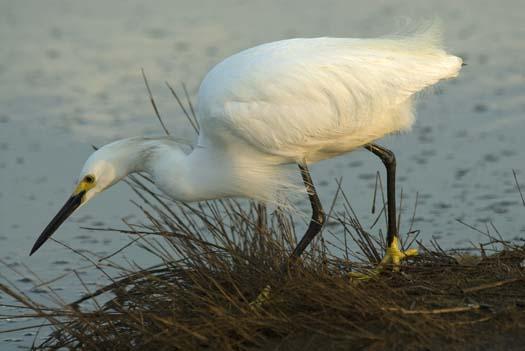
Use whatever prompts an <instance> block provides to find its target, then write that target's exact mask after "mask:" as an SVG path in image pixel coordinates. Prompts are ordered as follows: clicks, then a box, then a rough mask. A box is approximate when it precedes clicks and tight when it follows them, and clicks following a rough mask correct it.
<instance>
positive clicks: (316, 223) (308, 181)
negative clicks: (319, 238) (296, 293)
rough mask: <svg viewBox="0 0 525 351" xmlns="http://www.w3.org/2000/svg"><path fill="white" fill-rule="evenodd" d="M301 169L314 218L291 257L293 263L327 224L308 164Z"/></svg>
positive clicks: (300, 167) (301, 166) (300, 166)
mask: <svg viewBox="0 0 525 351" xmlns="http://www.w3.org/2000/svg"><path fill="white" fill-rule="evenodd" d="M299 169H300V170H301V176H302V177H303V182H304V186H305V188H306V191H307V193H308V197H309V198H310V204H311V205H312V218H311V220H310V224H309V225H308V229H307V230H306V233H304V235H303V237H302V239H301V241H299V243H298V244H297V246H296V247H295V249H294V250H293V252H292V254H291V255H290V261H291V262H293V261H295V260H296V259H297V258H299V256H301V254H302V253H303V251H304V250H305V249H306V247H307V246H308V244H310V242H311V241H312V240H313V238H314V237H315V236H316V235H317V233H319V232H320V231H321V228H322V227H323V224H324V222H325V214H324V211H323V206H322V205H321V201H319V197H318V196H317V192H316V190H315V187H314V182H313V181H312V176H311V175H310V171H309V170H308V166H307V165H306V162H305V163H304V164H303V165H299Z"/></svg>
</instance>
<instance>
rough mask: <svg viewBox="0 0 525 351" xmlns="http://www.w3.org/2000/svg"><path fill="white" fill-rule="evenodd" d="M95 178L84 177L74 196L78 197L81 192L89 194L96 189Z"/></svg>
mask: <svg viewBox="0 0 525 351" xmlns="http://www.w3.org/2000/svg"><path fill="white" fill-rule="evenodd" d="M95 184H96V182H95V178H94V177H93V176H86V177H84V178H83V179H82V180H81V181H80V182H79V183H78V185H77V187H76V189H75V191H74V192H73V195H78V194H79V193H80V192H82V191H84V192H88V190H91V189H93V188H94V187H95Z"/></svg>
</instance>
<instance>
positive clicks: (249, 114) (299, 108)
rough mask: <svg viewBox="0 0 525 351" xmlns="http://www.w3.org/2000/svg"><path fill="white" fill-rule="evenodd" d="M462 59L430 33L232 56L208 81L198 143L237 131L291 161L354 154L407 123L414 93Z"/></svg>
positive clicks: (285, 44) (309, 43) (288, 43)
mask: <svg viewBox="0 0 525 351" xmlns="http://www.w3.org/2000/svg"><path fill="white" fill-rule="evenodd" d="M461 63H462V61H461V59H460V58H458V57H455V56H451V55H448V54H447V53H446V52H445V51H443V50H442V49H441V48H440V46H439V44H438V43H437V40H436V39H435V37H434V36H433V35H432V34H429V33H423V34H416V35H413V36H410V37H402V38H380V39H342V38H315V39H292V40H283V41H278V42H273V43H268V44H264V45H260V46H257V47H254V48H251V49H248V50H245V51H242V52H240V53H238V54H236V55H233V56H231V57H229V58H227V59H226V60H224V61H223V62H221V63H220V64H218V65H217V66H215V67H214V68H213V69H212V70H211V71H210V72H209V73H208V75H207V76H206V77H205V79H204V81H203V82H202V85H201V87H200V90H199V97H198V100H199V101H198V118H199V122H200V125H201V128H202V133H201V137H200V138H199V143H200V144H201V145H204V144H206V143H219V142H223V143H224V141H225V138H228V137H231V136H233V137H235V138H239V139H241V140H243V141H245V142H247V143H249V144H251V145H252V146H254V147H255V148H257V149H260V150H263V151H264V152H267V153H271V154H276V155H281V156H285V157H288V158H291V159H302V158H303V157H309V158H314V159H315V158H317V159H321V158H324V157H323V155H324V156H328V155H333V154H337V153H341V152H345V151H350V150H351V149H353V148H355V147H358V146H361V145H363V144H364V143H366V142H370V141H372V140H375V139H377V138H380V137H382V136H383V135H385V134H388V133H392V132H395V131H399V130H403V129H406V128H409V127H410V126H411V124H412V123H413V119H414V118H413V115H412V112H411V99H410V97H411V96H412V95H413V94H415V93H416V92H418V91H420V90H422V89H423V88H425V87H427V86H429V85H432V84H434V83H436V82H438V81H439V80H441V79H446V78H451V77H455V76H457V74H458V72H459V69H460V68H461ZM228 140H229V141H227V142H231V138H230V139H228Z"/></svg>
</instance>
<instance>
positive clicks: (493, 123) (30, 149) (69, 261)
mask: <svg viewBox="0 0 525 351" xmlns="http://www.w3.org/2000/svg"><path fill="white" fill-rule="evenodd" d="M523 6H524V5H523V4H522V2H521V1H508V2H506V3H505V5H504V6H503V5H500V4H498V3H497V2H490V1H486V2H485V3H484V4H483V5H482V6H480V4H479V2H478V1H473V2H472V3H469V2H468V1H467V2H460V3H458V2H455V1H451V0H450V1H442V2H439V3H436V2H432V3H428V4H425V3H423V2H417V3H415V2H413V1H393V2H392V1H391V2H388V3H384V4H373V3H367V4H363V3H362V2H352V1H340V2H330V3H325V2H319V3H318V2H314V1H297V2H293V1H291V2H286V3H282V2H278V1H274V2H268V1H266V2H261V3H258V4H256V3H253V2H240V1H236V0H231V1H221V2H215V1H211V0H210V1H207V2H203V3H202V4H201V5H200V6H196V5H195V4H194V3H193V2H189V1H187V2H183V1H177V2H173V1H167V0H166V1H159V2H156V3H155V6H146V5H145V3H144V2H142V1H129V2H126V5H125V6H124V5H123V4H122V3H121V2H114V3H113V2H109V3H108V2H106V1H104V2H102V1H95V2H93V1H91V2H84V3H81V2H65V1H58V0H54V1H46V2H45V3H44V2H39V1H24V2H21V1H20V2H18V1H17V2H14V1H12V2H7V1H4V2H1V3H0V42H2V50H0V81H1V82H2V84H0V206H1V207H0V258H1V259H2V261H3V262H5V264H6V265H7V266H3V268H2V270H1V275H2V276H5V277H7V278H9V279H10V280H11V281H13V282H14V283H16V285H17V286H19V287H20V288H21V289H22V290H23V291H24V292H25V293H27V294H29V295H30V296H32V297H36V298H40V299H43V298H45V296H47V290H46V289H45V288H41V287H37V288H34V285H35V283H36V284H38V282H39V280H38V278H36V277H35V276H33V275H28V274H26V272H27V269H30V270H32V271H34V272H35V274H36V275H37V276H38V277H41V278H42V279H43V280H47V279H51V278H53V277H55V276H57V275H59V274H61V273H66V274H67V273H69V275H67V276H66V277H65V278H63V279H62V280H59V281H58V282H57V283H55V284H54V286H55V289H59V290H63V291H62V293H63V294H65V296H66V297H68V298H70V299H73V298H75V297H77V296H79V295H80V294H81V293H82V292H83V291H84V290H83V288H82V286H81V284H80V283H79V281H78V280H77V279H76V278H75V277H74V275H73V274H72V269H73V268H78V267H81V266H82V265H83V264H85V262H79V258H78V256H76V255H74V254H72V253H71V252H70V251H69V250H67V249H65V248H64V247H62V246H60V245H58V244H56V243H53V242H50V243H49V244H46V246H44V247H43V248H42V250H41V251H40V252H39V253H38V255H36V256H35V257H31V258H28V257H27V254H28V251H29V248H30V247H31V245H32V243H33V241H34V239H35V238H36V236H37V235H38V234H39V232H40V230H41V229H42V228H43V226H45V224H46V223H47V222H46V221H47V220H49V219H50V218H51V216H52V215H54V213H55V211H56V210H57V209H58V207H59V206H60V205H61V204H62V203H63V201H64V200H65V198H66V197H67V195H68V194H69V193H70V191H71V188H72V186H73V182H74V179H75V177H76V176H77V174H78V172H79V170H80V167H81V165H82V164H83V162H84V160H85V158H86V157H87V156H88V155H89V153H90V152H91V146H90V145H91V144H97V145H99V144H101V143H105V142H108V141H110V140H113V139H114V138H118V137H125V136H131V135H136V134H159V133H160V128H159V126H158V125H157V121H156V120H155V118H154V117H153V114H152V111H151V107H150V105H149V103H148V101H147V95H146V92H145V89H144V86H143V82H142V80H141V77H140V68H142V67H143V68H144V69H145V70H146V72H147V73H148V76H149V78H150V84H151V86H152V89H153V92H154V94H155V96H156V100H157V103H158V105H159V106H160V109H161V111H162V113H163V115H164V117H165V120H166V122H167V124H168V127H169V128H170V130H172V131H174V134H176V135H179V136H187V135H190V134H189V133H191V129H190V126H189V125H187V123H186V121H185V120H184V118H183V117H182V114H181V112H180V111H179V110H178V108H177V106H176V104H175V102H174V101H173V99H172V97H171V95H170V93H169V91H168V90H167V89H166V88H165V86H164V81H165V80H167V81H169V82H171V83H174V84H175V85H177V84H180V83H181V82H185V83H186V84H187V86H188V87H189V88H190V92H191V93H192V94H195V92H196V90H197V87H198V84H199V82H200V80H201V79H202V77H203V76H204V74H205V73H206V72H207V70H208V69H209V68H210V67H211V66H212V65H213V64H215V63H217V62H218V61H219V60H221V59H222V58H224V57H226V56H228V55H230V54H232V53H234V52H237V51H238V50H240V49H242V48H246V47H250V46H253V45H255V44H258V43H262V42H267V41H272V40H277V39H282V38H288V37H291V36H323V35H330V36H373V35H377V34H382V33H386V32H388V31H390V30H392V29H393V28H396V25H395V21H396V18H399V17H404V16H410V17H412V18H421V17H422V16H427V17H429V16H430V17H431V16H434V15H438V16H439V17H441V18H442V19H443V21H444V24H445V33H446V43H447V47H448V48H449V49H450V51H451V52H453V53H456V54H458V55H460V56H462V57H463V58H464V59H465V60H466V62H467V63H468V66H466V67H465V68H464V70H463V71H462V74H461V75H460V77H459V79H457V80H455V81H451V82H446V83H443V84H440V85H439V86H438V87H436V88H435V89H433V90H432V91H431V92H429V93H425V94H423V95H422V97H421V98H420V99H419V100H420V101H419V107H418V121H417V123H416V125H415V127H414V130H413V131H412V132H411V133H409V134H405V135H401V136H394V137H390V138H387V139H385V140H384V141H382V142H381V143H383V144H385V145H387V146H389V147H390V148H392V149H393V150H394V151H395V152H396V154H397V157H398V165H399V169H398V182H399V189H401V188H402V190H403V201H402V209H403V210H402V213H401V220H402V225H401V230H402V231H406V230H408V227H409V220H410V218H411V217H412V212H413V206H414V203H415V201H416V194H418V195H417V204H418V207H417V213H416V214H415V216H414V223H415V224H414V227H415V228H418V229H420V230H421V233H422V238H423V240H429V239H431V238H438V239H439V240H440V242H441V243H442V244H443V245H444V246H445V247H451V246H468V245H470V244H469V243H470V242H471V241H472V242H477V241H479V240H483V238H482V237H481V235H480V234H479V233H477V232H475V231H473V230H470V229H468V228H466V227H465V226H463V225H462V224H460V223H458V221H457V219H460V220H462V221H464V222H466V223H469V224H472V225H474V226H476V227H478V228H480V229H482V230H486V229H485V228H489V230H491V232H492V231H494V229H493V227H492V223H493V224H494V225H495V227H496V228H497V229H498V230H499V232H500V233H501V234H502V235H503V236H504V237H505V238H508V239H513V238H517V237H523V233H524V232H525V221H523V220H521V218H522V216H523V213H524V211H525V209H524V208H523V207H522V205H521V199H520V197H519V194H518V193H517V190H516V185H515V182H514V178H513V175H512V169H516V171H517V175H518V179H519V180H520V181H521V182H522V184H524V185H523V188H525V172H523V171H524V168H523V167H524V166H523V160H524V155H525V154H524V153H525V151H524V149H525V148H524V147H523V145H524V141H523V130H524V127H525V121H524V115H525V114H524V112H525V88H524V87H525V84H524V83H525V73H524V71H523V65H522V62H521V60H522V57H523V55H524V51H525V44H524V43H523V37H524V35H525V27H524V26H523V25H522V23H523V22H522V19H521V18H520V15H521V14H522V13H524V12H525V11H524V10H525V9H524V8H523ZM486 23H491V24H492V25H491V26H487V25H486ZM481 43H482V45H481ZM378 170H380V171H381V173H382V174H383V170H382V166H381V164H380V162H379V161H378V160H377V159H376V158H375V157H374V156H372V155H370V154H369V153H367V152H355V153H353V154H351V155H346V156H344V157H339V158H337V159H334V160H330V161H327V162H324V164H323V165H320V166H319V165H317V166H314V167H313V172H314V177H315V179H316V181H317V183H318V185H319V189H320V191H321V195H322V200H323V201H324V202H325V203H329V201H330V199H331V198H332V196H333V195H334V193H335V182H334V179H335V178H338V177H340V176H342V177H343V185H344V189H345V190H346V192H347V193H348V194H349V195H350V201H351V202H352V205H353V206H354V208H355V210H356V212H357V213H358V214H359V215H360V217H361V218H362V222H363V223H370V224H371V223H372V222H373V219H374V215H372V214H371V213H370V208H371V201H372V193H373V188H374V185H375V182H376V172H377V171H378ZM520 171H521V172H520ZM130 197H131V194H130V192H129V191H128V189H126V187H125V186H116V187H115V189H112V190H111V191H109V192H107V193H105V194H103V195H101V196H100V197H99V198H97V199H96V200H95V201H93V203H91V204H89V205H88V206H86V207H85V208H83V209H82V212H80V213H78V214H77V215H76V216H74V217H73V218H72V219H71V220H70V221H69V222H68V223H66V224H65V225H64V226H63V227H62V228H61V230H60V231H59V232H58V233H57V235H56V237H57V238H58V239H60V240H62V241H64V242H65V243H67V244H68V245H70V246H72V247H75V248H77V249H89V250H90V251H93V252H96V253H99V254H101V255H105V254H109V253H111V252H112V251H113V250H114V249H115V248H118V247H120V246H122V245H124V244H125V243H127V242H128V240H130V239H129V238H126V237H124V236H118V235H116V234H110V233H100V232H99V233H95V232H88V231H85V230H78V227H79V226H109V225H113V226H118V225H119V223H121V222H120V218H121V217H124V216H127V215H130V214H131V215H133V214H136V213H137V211H136V210H135V209H134V208H133V207H132V206H131V204H130V203H129V202H128V201H127V200H128V199H129V198H130ZM303 206H304V208H305V210H307V204H306V202H305V203H304V204H303ZM140 218H141V217H140V216H139V217H135V218H131V220H138V219H140ZM123 255H125V256H127V257H132V258H133V259H137V260H141V259H142V260H143V262H147V261H148V258H147V257H137V255H142V256H144V253H142V252H140V251H133V249H130V250H126V251H124V252H123ZM16 272H24V274H23V277H21V276H19V275H17V274H16ZM79 272H80V274H81V276H82V277H83V279H84V280H85V282H86V284H88V286H93V287H95V286H96V283H95V282H99V283H102V282H103V277H101V276H100V274H98V273H96V272H92V271H91V273H89V274H88V273H85V272H83V271H82V269H79ZM0 303H3V304H8V303H9V302H8V301H7V299H6V298H2V299H0ZM2 308H3V309H5V307H2ZM7 310H9V309H8V308H7ZM13 312H14V313H15V314H16V313H18V311H16V310H14V311H13ZM30 322H31V321H30V320H26V321H24V320H14V319H13V320H8V321H2V322H1V324H0V328H2V329H10V328H17V327H19V326H21V325H24V323H26V324H27V323H30ZM33 337H34V334H33V333H32V332H28V333H25V332H24V331H21V332H17V333H12V334H9V335H5V336H1V337H0V338H1V339H2V340H3V341H0V348H1V349H14V348H16V347H17V346H18V345H28V342H30V340H31V339H32V338H33Z"/></svg>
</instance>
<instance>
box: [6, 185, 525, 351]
mask: <svg viewBox="0 0 525 351" xmlns="http://www.w3.org/2000/svg"><path fill="white" fill-rule="evenodd" d="M130 185H132V187H133V188H134V189H135V191H136V192H137V194H139V195H140V196H141V198H142V200H143V202H144V204H143V207H142V209H143V211H144V214H145V215H146V216H147V218H148V220H149V224H148V225H143V226H142V227H141V228H140V230H139V229H137V227H132V228H131V229H130V230H129V231H128V230H125V231H124V230H117V229H115V230H116V231H121V232H125V233H127V234H129V235H134V236H136V237H137V239H138V240H137V242H138V243H141V245H142V247H143V248H144V249H145V250H148V251H149V252H152V253H155V254H156V255H157V256H158V258H159V260H160V261H161V262H162V263H161V264H159V265H158V266H155V267H153V268H149V269H143V270H138V271H135V272H130V271H128V270H126V271H123V272H122V276H121V277H120V278H118V279H117V280H115V281H114V282H113V283H112V284H110V285H108V286H107V287H105V288H103V289H100V290H99V291H96V292H94V293H91V294H88V295H86V296H85V297H83V298H82V299H80V300H78V301H76V302H74V303H71V304H68V305H64V306H62V307H61V308H59V309H56V308H54V309H49V308H44V307H43V306H41V305H38V304H36V303H33V302H31V301H29V300H28V299H27V298H25V297H23V296H22V295H21V294H19V293H17V292H15V291H12V290H11V289H9V288H7V287H5V286H2V287H1V288H2V290H3V292H4V293H7V294H9V295H11V297H14V298H16V299H18V300H19V302H20V303H21V304H23V305H25V306H26V307H30V308H31V309H33V310H34V313H35V317H38V318H43V319H45V320H47V322H49V323H51V324H52V325H53V328H54V332H53V333H52V334H51V335H50V336H49V337H48V339H47V340H46V341H45V342H43V343H42V344H41V345H39V346H37V347H36V348H37V349H57V348H62V347H65V348H68V349H73V350H108V349H111V350H128V349H133V350H149V349H156V350H195V349H204V350H319V349H323V350H325V349H327V350H328V349H334V350H339V349H341V350H354V349H355V350H360V349H372V350H375V349H377V350H382V349H387V348H388V349H403V350H410V349H413V350H422V349H430V350H437V349H444V348H447V349H468V350H473V349H480V350H481V349H487V348H489V349H498V348H499V349H516V350H517V349H521V347H522V345H523V344H525V336H524V335H525V334H523V330H524V327H525V284H524V272H525V269H524V262H525V247H523V246H517V245H511V244H509V243H506V242H503V241H497V242H492V244H494V245H496V246H498V247H499V250H498V252H496V253H491V254H490V255H488V254H487V253H486V250H485V249H483V247H482V251H481V255H479V256H471V255H458V254H455V255H452V254H449V253H446V252H444V251H443V250H440V249H439V247H437V246H436V247H435V248H434V249H433V250H429V249H426V248H425V247H423V246H421V245H420V253H421V254H420V256H418V257H416V258H415V259H413V260H411V261H410V262H408V263H407V264H405V265H404V266H403V268H402V270H401V272H398V273H392V272H389V271H385V272H384V273H382V274H380V275H379V276H377V277H375V278H374V279H371V280H368V281H364V282H356V281H353V280H352V279H351V278H350V277H349V275H348V273H349V272H350V271H355V270H362V269H366V268H371V267H373V265H374V264H375V263H376V262H377V261H378V260H379V259H380V256H381V253H382V251H383V247H382V245H383V244H382V241H381V240H377V239H375V238H374V236H372V235H370V234H369V233H367V232H366V231H364V230H363V228H362V226H361V225H360V223H359V221H358V220H357V218H355V216H354V215H353V213H352V211H351V208H350V207H348V206H344V208H345V209H346V210H345V211H344V212H343V213H339V214H338V213H337V212H336V211H333V212H332V214H331V221H332V225H331V227H338V228H339V229H341V230H342V232H343V235H342V236H341V233H339V234H338V235H337V236H335V235H334V236H331V235H330V232H329V230H325V233H323V236H322V237H320V238H319V240H317V242H315V243H314V245H312V247H311V248H310V249H309V250H308V251H307V252H305V255H304V257H303V259H302V261H301V262H298V264H296V265H295V266H294V267H290V269H289V270H288V271H287V272H285V273H283V271H282V266H283V264H284V263H286V260H287V257H288V255H289V253H290V251H291V248H292V247H293V245H294V244H295V241H296V236H295V228H294V226H293V224H292V223H293V222H292V221H291V218H290V217H289V216H288V215H286V214H285V213H284V212H282V211H280V210H276V211H275V212H273V213H271V214H268V213H267V210H266V208H264V207H263V206H261V205H257V204H255V203H249V204H245V206H242V205H241V204H239V203H238V202H235V201H232V200H224V201H217V202H208V203H205V204H201V205H198V206H195V207H190V206H188V205H183V204H178V205H176V204H173V203H168V202H167V201H168V200H165V199H163V198H162V197H161V195H159V194H156V193H154V192H153V191H151V190H150V189H149V188H148V186H147V180H144V179H142V180H139V179H138V178H131V180H130ZM203 233H206V236H204V235H203ZM342 237H344V239H341V238H342ZM338 238H339V239H338ZM352 247H354V248H355V247H359V250H356V251H357V252H354V251H352V250H351V248H352ZM334 252H337V254H334ZM113 266H114V265H113ZM99 268H100V266H99ZM267 286H269V287H270V289H271V292H270V295H269V297H268V299H267V300H266V301H265V302H264V303H263V304H262V305H261V306H259V307H256V306H254V305H253V304H251V302H253V301H255V300H256V298H257V296H258V295H259V293H260V292H261V291H263V290H264V289H265V287H267ZM99 300H100V301H105V302H104V303H102V302H100V301H99ZM93 306H98V307H94V308H93Z"/></svg>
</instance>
